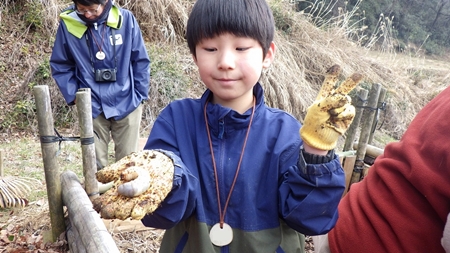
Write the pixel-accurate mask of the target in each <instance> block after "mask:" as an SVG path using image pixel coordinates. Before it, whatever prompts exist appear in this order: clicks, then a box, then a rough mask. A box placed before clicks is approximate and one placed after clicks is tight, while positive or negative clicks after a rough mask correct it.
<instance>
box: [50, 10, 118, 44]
mask: <svg viewBox="0 0 450 253" xmlns="http://www.w3.org/2000/svg"><path fill="white" fill-rule="evenodd" d="M59 17H61V19H62V20H63V21H64V23H65V24H66V27H67V30H68V31H69V33H70V34H72V35H73V36H75V37H77V38H79V39H80V38H81V37H82V36H83V34H84V33H85V32H86V30H87V26H86V24H85V23H84V21H82V20H81V19H80V18H79V17H78V15H77V13H76V12H75V11H74V10H66V11H64V12H62V13H61V14H60V15H59ZM106 25H107V26H109V27H111V28H114V29H119V28H120V27H121V26H122V14H121V13H120V11H119V8H117V7H116V6H114V5H113V6H112V8H111V10H110V11H109V15H108V19H107V20H106Z"/></svg>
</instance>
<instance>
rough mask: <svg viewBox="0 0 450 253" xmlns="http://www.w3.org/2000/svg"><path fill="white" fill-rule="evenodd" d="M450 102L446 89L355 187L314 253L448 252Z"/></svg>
mask: <svg viewBox="0 0 450 253" xmlns="http://www.w3.org/2000/svg"><path fill="white" fill-rule="evenodd" d="M449 97H450V88H447V89H445V90H444V91H442V92H441V93H440V94H439V95H438V96H436V97H435V98H434V99H433V100H432V101H430V102H429V103H428V104H427V105H426V106H425V107H424V108H423V109H422V110H421V111H420V112H419V113H418V114H417V116H416V117H415V118H414V120H413V121H412V122H411V124H410V125H409V126H408V129H407V130H406V132H405V134H404V135H403V136H402V138H401V140H400V141H399V142H394V143H391V144H388V145H386V147H385V149H384V154H383V155H381V156H379V157H378V158H377V159H376V160H375V163H374V164H373V165H372V167H371V168H370V170H369V173H368V175H367V176H366V177H365V178H364V180H362V181H361V182H359V183H356V184H352V186H351V188H350V191H349V192H348V193H347V194H346V195H345V197H344V198H343V199H342V201H341V203H340V204H339V219H338V221H337V224H336V226H335V227H334V228H333V229H332V230H331V231H330V232H329V233H328V238H326V237H327V236H320V237H315V238H314V244H315V247H316V252H318V253H324V252H331V253H360V252H367V253H371V252H377V253H378V252H392V253H399V252H405V253H409V252H433V253H443V252H446V251H445V250H444V249H446V250H447V252H449V250H450V224H448V215H449V213H450V135H449V133H448V129H449V126H450V122H449V119H448V115H447V112H449V111H450V103H449ZM446 224H447V225H446ZM444 231H445V232H444ZM328 244H329V245H328Z"/></svg>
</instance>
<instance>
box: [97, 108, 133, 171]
mask: <svg viewBox="0 0 450 253" xmlns="http://www.w3.org/2000/svg"><path fill="white" fill-rule="evenodd" d="M141 119H142V104H140V105H139V106H138V107H137V108H136V109H135V110H134V111H133V112H131V113H130V114H129V115H128V116H126V117H125V118H123V119H121V120H114V119H106V118H105V115H104V114H103V113H102V114H100V115H99V116H98V117H97V118H95V119H93V125H94V143H95V155H96V159H97V170H100V169H102V168H103V167H105V166H106V165H108V145H109V142H110V141H111V138H112V140H113V141H114V154H115V161H118V160H120V159H121V158H123V157H125V156H127V155H129V154H131V153H133V152H137V151H138V149H139V146H138V145H139V130H140V126H141Z"/></svg>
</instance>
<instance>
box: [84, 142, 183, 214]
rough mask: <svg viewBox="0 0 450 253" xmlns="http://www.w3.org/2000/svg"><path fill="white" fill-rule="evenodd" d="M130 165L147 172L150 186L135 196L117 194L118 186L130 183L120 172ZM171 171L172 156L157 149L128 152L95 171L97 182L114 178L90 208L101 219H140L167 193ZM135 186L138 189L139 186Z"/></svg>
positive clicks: (157, 204) (169, 188)
mask: <svg viewBox="0 0 450 253" xmlns="http://www.w3.org/2000/svg"><path fill="white" fill-rule="evenodd" d="M134 167H138V168H140V173H142V171H145V172H147V173H148V176H149V179H150V186H149V187H148V188H147V189H146V190H145V191H144V192H143V193H142V194H140V195H138V196H136V197H127V196H124V195H121V194H119V192H118V188H119V186H120V185H123V184H126V183H130V182H129V181H128V179H127V178H126V177H123V175H124V174H123V173H125V172H126V171H127V169H129V168H134ZM173 173H174V164H173V161H172V159H171V158H169V157H168V156H166V155H165V154H163V153H161V152H159V151H156V150H142V151H139V152H136V153H133V154H130V155H128V156H126V157H124V158H122V159H120V160H119V161H117V162H116V163H113V164H111V165H109V166H107V167H105V168H103V169H102V170H100V171H98V172H97V174H96V177H97V180H98V181H99V182H101V183H108V182H111V181H114V184H113V186H112V187H111V189H109V190H108V191H106V192H105V193H104V194H102V195H100V196H99V197H98V198H96V199H94V200H93V201H92V203H93V205H94V209H95V210H96V211H97V212H99V213H100V216H101V217H102V218H104V219H120V220H125V219H127V218H130V217H131V218H132V219H138V220H139V219H142V218H143V217H144V216H145V215H146V214H150V213H152V212H154V211H155V210H156V209H157V208H158V207H159V206H160V204H161V202H163V201H164V199H165V198H166V196H167V194H169V192H170V191H171V189H172V184H173ZM121 175H122V176H121ZM146 176H147V175H146ZM138 178H139V177H138ZM138 178H137V179H138ZM125 180H127V181H125ZM135 181H136V183H137V184H139V183H140V181H139V180H135ZM135 187H138V188H139V185H136V186H135ZM144 187H147V186H144Z"/></svg>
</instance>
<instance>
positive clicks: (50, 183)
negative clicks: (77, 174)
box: [33, 85, 66, 241]
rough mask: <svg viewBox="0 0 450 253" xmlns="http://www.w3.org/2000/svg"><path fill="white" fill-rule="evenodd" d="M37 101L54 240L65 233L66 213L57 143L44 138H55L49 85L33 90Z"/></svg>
mask: <svg viewBox="0 0 450 253" xmlns="http://www.w3.org/2000/svg"><path fill="white" fill-rule="evenodd" d="M33 90H34V96H35V99H36V111H37V117H38V126H39V135H40V137H41V148H42V159H43V162H44V172H45V183H46V185H47V197H48V205H49V211H50V222H51V226H52V239H53V241H56V239H57V238H58V236H59V235H60V234H61V233H63V232H64V231H65V229H66V228H65V223H64V211H63V203H62V197H61V181H60V171H59V167H58V163H57V160H56V153H57V151H58V145H57V142H52V141H48V142H47V141H44V142H43V137H53V136H54V135H55V133H54V130H53V127H54V126H53V115H52V108H51V101H50V93H49V90H48V86H47V85H37V86H35V87H34V88H33Z"/></svg>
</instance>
